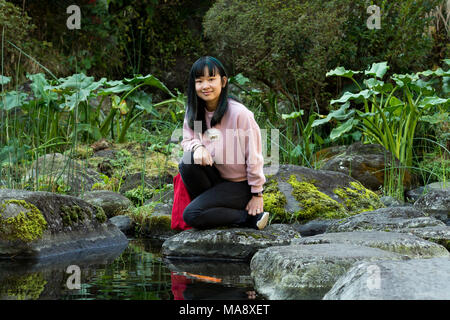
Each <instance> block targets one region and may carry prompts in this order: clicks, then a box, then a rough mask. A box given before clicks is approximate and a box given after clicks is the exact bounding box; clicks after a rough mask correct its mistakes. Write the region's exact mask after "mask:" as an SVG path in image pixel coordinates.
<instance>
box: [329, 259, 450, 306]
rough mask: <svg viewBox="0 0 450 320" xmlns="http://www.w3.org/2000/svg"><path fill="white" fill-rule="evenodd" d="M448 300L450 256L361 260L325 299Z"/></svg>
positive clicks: (449, 291)
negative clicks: (406, 259)
mask: <svg viewBox="0 0 450 320" xmlns="http://www.w3.org/2000/svg"><path fill="white" fill-rule="evenodd" d="M435 299H436V300H449V299H450V259H449V258H433V259H412V260H409V261H373V262H363V263H358V264H356V265H355V266H353V267H352V268H351V269H350V270H349V271H348V273H347V274H345V275H344V276H342V277H341V278H340V279H339V280H338V281H337V282H336V283H335V284H334V286H333V288H332V289H331V290H330V291H329V292H328V293H327V294H326V295H325V296H324V300H435Z"/></svg>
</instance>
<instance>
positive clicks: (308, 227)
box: [292, 219, 337, 237]
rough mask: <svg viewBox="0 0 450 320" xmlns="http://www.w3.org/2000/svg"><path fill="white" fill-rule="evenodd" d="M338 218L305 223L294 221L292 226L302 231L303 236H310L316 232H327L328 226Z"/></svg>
mask: <svg viewBox="0 0 450 320" xmlns="http://www.w3.org/2000/svg"><path fill="white" fill-rule="evenodd" d="M335 221H337V220H335V219H331V220H312V221H309V222H307V223H305V224H299V223H294V224H292V227H293V228H294V229H295V230H296V231H298V232H300V235H301V236H302V237H310V236H314V235H316V234H321V233H325V232H326V231H327V229H328V227H329V226H330V225H331V224H332V223H333V222H335Z"/></svg>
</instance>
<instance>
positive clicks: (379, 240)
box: [292, 231, 450, 258]
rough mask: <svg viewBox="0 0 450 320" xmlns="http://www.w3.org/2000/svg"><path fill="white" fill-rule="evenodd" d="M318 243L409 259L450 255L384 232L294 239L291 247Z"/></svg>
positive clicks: (409, 237)
mask: <svg viewBox="0 0 450 320" xmlns="http://www.w3.org/2000/svg"><path fill="white" fill-rule="evenodd" d="M320 243H344V244H353V245H358V246H364V247H371V248H378V249H382V250H386V251H390V252H394V253H398V254H401V255H406V256H408V257H410V258H433V257H447V256H450V253H449V252H448V251H447V250H446V249H445V248H444V247H443V246H441V245H439V244H437V243H434V242H430V241H426V240H424V239H421V238H419V237H416V236H414V235H410V234H402V233H397V232H384V231H354V232H338V233H326V234H320V235H316V236H312V237H307V238H301V239H294V240H293V241H292V244H293V245H300V244H303V245H306V244H308V245H311V244H320Z"/></svg>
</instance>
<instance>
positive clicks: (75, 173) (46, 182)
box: [25, 153, 102, 195]
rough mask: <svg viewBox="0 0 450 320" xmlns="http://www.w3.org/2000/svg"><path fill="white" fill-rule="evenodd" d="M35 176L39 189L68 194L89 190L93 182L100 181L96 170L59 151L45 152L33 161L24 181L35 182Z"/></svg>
mask: <svg viewBox="0 0 450 320" xmlns="http://www.w3.org/2000/svg"><path fill="white" fill-rule="evenodd" d="M36 176H37V177H39V185H40V188H41V190H47V191H55V192H56V191H58V192H59V193H63V192H64V193H66V194H70V195H79V194H81V193H82V192H84V191H91V190H92V186H93V185H94V184H95V183H97V182H101V181H102V179H101V177H100V174H99V173H98V172H96V171H94V170H91V169H89V168H86V166H83V165H82V164H81V163H80V162H78V161H77V160H73V159H71V158H69V157H68V156H65V155H62V154H60V153H52V154H46V155H44V156H42V157H39V158H38V159H37V160H36V161H34V162H33V164H32V166H31V169H29V170H28V171H27V173H26V175H25V181H28V182H31V183H35V180H36Z"/></svg>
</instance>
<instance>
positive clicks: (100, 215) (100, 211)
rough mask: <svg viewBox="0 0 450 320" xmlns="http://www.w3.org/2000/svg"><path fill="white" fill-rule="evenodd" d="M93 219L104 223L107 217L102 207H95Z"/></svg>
mask: <svg viewBox="0 0 450 320" xmlns="http://www.w3.org/2000/svg"><path fill="white" fill-rule="evenodd" d="M95 219H96V220H97V221H98V222H100V223H105V222H106V220H108V218H107V217H106V214H105V211H104V210H103V208H102V207H99V206H98V207H97V213H96V215H95Z"/></svg>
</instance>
